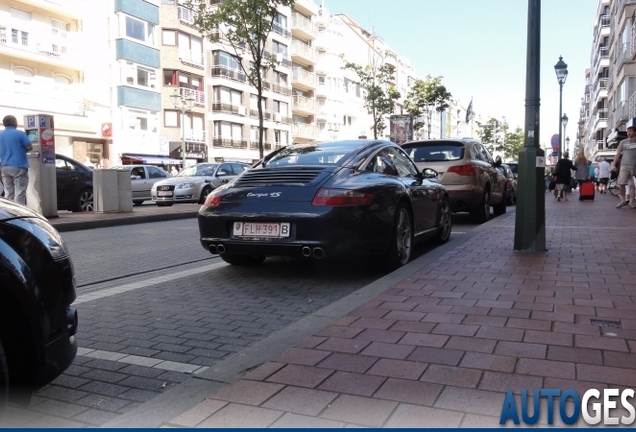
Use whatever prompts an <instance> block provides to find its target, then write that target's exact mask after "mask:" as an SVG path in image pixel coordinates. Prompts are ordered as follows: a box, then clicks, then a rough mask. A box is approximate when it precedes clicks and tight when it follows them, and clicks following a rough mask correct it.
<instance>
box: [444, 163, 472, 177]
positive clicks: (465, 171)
mask: <svg viewBox="0 0 636 432" xmlns="http://www.w3.org/2000/svg"><path fill="white" fill-rule="evenodd" d="M446 172H450V173H455V174H457V175H460V176H474V175H475V167H474V166H473V165H454V166H452V167H450V168H448V169H447V170H446Z"/></svg>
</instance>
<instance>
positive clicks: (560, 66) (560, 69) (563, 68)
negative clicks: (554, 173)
mask: <svg viewBox="0 0 636 432" xmlns="http://www.w3.org/2000/svg"><path fill="white" fill-rule="evenodd" d="M554 72H556V76H557V80H558V81H559V121H561V111H562V110H563V84H565V80H566V79H567V78H568V65H567V64H565V62H564V61H563V56H559V61H558V62H557V64H555V65H554ZM562 143H563V135H562V134H561V124H560V123H559V156H558V159H561V154H562V153H563V148H562Z"/></svg>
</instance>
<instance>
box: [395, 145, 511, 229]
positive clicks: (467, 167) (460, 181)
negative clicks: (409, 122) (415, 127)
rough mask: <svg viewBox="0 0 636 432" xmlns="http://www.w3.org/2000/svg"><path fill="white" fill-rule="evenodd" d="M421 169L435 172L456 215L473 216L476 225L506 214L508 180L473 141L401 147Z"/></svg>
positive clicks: (487, 153) (485, 150) (482, 146)
mask: <svg viewBox="0 0 636 432" xmlns="http://www.w3.org/2000/svg"><path fill="white" fill-rule="evenodd" d="M402 148H403V149H404V151H405V152H406V153H407V154H408V155H409V156H411V158H412V159H413V160H414V161H415V163H416V164H417V166H418V168H420V170H421V169H424V168H432V169H434V170H435V171H437V172H438V173H439V175H440V178H439V181H440V183H442V184H443V185H444V186H446V190H447V191H448V195H449V196H450V203H451V210H452V211H453V212H464V211H467V212H470V214H471V216H472V218H473V220H475V222H477V223H482V222H486V221H487V220H488V219H489V218H490V207H491V206H492V207H493V212H494V214H495V215H501V214H504V213H505V212H506V201H505V196H506V178H505V177H504V176H503V174H502V173H501V172H500V171H499V170H498V169H497V168H496V166H497V164H496V163H495V161H494V160H493V158H492V156H491V155H490V152H488V150H487V149H486V147H484V145H483V144H482V143H480V142H479V141H477V140H474V139H470V138H450V139H438V140H424V141H410V142H407V143H404V144H402Z"/></svg>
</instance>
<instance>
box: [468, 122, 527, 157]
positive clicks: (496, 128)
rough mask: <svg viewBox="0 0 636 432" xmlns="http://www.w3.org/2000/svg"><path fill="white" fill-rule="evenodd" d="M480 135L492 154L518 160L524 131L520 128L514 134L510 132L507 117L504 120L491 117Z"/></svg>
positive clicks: (483, 126) (483, 125)
mask: <svg viewBox="0 0 636 432" xmlns="http://www.w3.org/2000/svg"><path fill="white" fill-rule="evenodd" d="M478 134H479V139H480V140H481V142H482V143H483V144H484V145H485V146H486V148H487V149H488V151H489V152H490V153H491V154H494V153H495V152H496V153H503V157H504V159H505V160H514V161H516V160H518V158H519V151H520V150H521V148H522V147H523V130H522V129H521V128H520V127H519V126H517V128H516V129H515V131H514V132H510V125H509V124H508V122H507V121H506V118H505V117H503V120H499V119H496V118H492V117H491V118H490V119H488V121H487V122H486V123H484V124H482V125H481V130H480V131H479V132H478Z"/></svg>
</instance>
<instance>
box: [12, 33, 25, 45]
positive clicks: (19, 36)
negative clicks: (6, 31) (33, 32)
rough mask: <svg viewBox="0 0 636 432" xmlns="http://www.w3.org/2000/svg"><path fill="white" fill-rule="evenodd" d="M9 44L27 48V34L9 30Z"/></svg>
mask: <svg viewBox="0 0 636 432" xmlns="http://www.w3.org/2000/svg"><path fill="white" fill-rule="evenodd" d="M11 42H13V43H14V44H19V45H24V46H28V45H29V33H28V32H25V31H22V30H16V29H11Z"/></svg>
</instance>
